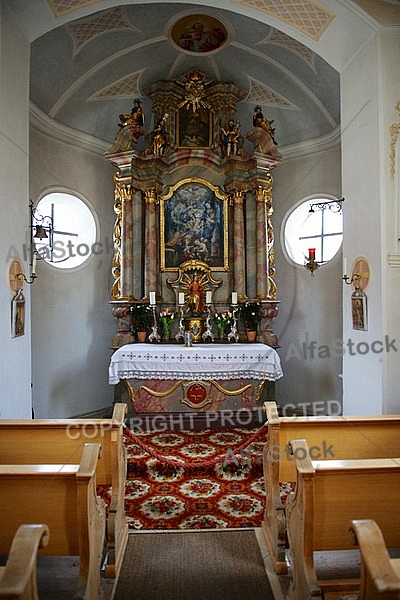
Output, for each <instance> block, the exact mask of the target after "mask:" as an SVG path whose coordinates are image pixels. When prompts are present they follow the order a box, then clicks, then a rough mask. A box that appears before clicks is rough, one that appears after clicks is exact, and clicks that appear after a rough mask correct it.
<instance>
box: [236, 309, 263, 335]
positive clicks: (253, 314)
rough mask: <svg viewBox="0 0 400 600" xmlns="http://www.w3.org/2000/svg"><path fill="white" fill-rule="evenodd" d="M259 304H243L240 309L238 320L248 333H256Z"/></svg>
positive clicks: (258, 320) (258, 319)
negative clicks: (239, 319)
mask: <svg viewBox="0 0 400 600" xmlns="http://www.w3.org/2000/svg"><path fill="white" fill-rule="evenodd" d="M260 309H261V303H260V302H245V303H244V304H242V306H241V307H240V318H241V320H242V322H243V325H244V328H245V329H249V330H250V331H257V329H258V324H259V322H260Z"/></svg>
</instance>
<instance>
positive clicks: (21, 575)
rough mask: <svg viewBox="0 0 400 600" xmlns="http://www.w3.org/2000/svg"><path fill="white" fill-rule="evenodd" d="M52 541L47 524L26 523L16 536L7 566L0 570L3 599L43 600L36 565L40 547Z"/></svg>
mask: <svg viewBox="0 0 400 600" xmlns="http://www.w3.org/2000/svg"><path fill="white" fill-rule="evenodd" d="M48 541H49V528H48V527H47V525H43V524H39V525H34V524H23V525H20V526H19V527H18V529H17V531H16V533H15V535H14V538H13V541H12V544H11V548H10V551H9V552H8V554H7V564H6V565H5V566H4V567H0V599H1V600H6V599H8V600H10V599H11V598H12V599H13V600H39V596H38V591H37V580H36V562H37V553H38V550H39V548H45V547H46V546H47V544H48Z"/></svg>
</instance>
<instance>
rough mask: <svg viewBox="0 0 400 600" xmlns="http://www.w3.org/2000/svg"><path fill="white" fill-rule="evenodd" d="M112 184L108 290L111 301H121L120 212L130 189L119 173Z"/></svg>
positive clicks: (128, 199)
mask: <svg viewBox="0 0 400 600" xmlns="http://www.w3.org/2000/svg"><path fill="white" fill-rule="evenodd" d="M114 183H115V191H114V197H115V200H114V212H115V214H116V219H115V223H114V230H113V241H114V256H113V259H112V269H111V273H112V276H113V278H114V283H113V285H112V288H111V290H110V296H111V299H112V300H121V299H122V298H121V255H122V239H121V234H122V212H123V204H124V202H126V201H130V200H132V188H131V185H130V184H129V183H127V182H126V180H124V178H120V173H116V174H115V175H114Z"/></svg>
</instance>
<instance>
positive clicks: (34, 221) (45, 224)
mask: <svg viewBox="0 0 400 600" xmlns="http://www.w3.org/2000/svg"><path fill="white" fill-rule="evenodd" d="M29 222H30V225H29V230H30V248H29V256H30V259H29V270H30V274H29V278H27V277H26V275H25V273H17V274H16V275H15V277H16V278H17V279H23V280H24V281H25V282H26V283H27V284H28V285H31V283H33V282H34V281H35V279H36V278H37V275H36V263H37V261H38V260H42V258H43V257H42V256H41V254H40V253H39V252H38V250H37V248H36V246H35V240H48V242H47V243H44V244H43V245H42V246H41V250H42V251H43V250H44V249H47V248H48V249H49V251H50V260H51V259H52V256H53V241H54V205H53V204H52V205H51V216H47V215H46V216H43V215H41V214H40V213H39V212H38V211H37V209H36V208H34V207H33V202H32V200H30V201H29ZM46 251H47V250H46Z"/></svg>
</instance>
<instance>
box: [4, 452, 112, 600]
mask: <svg viewBox="0 0 400 600" xmlns="http://www.w3.org/2000/svg"><path fill="white" fill-rule="evenodd" d="M100 449H101V446H100V444H85V446H84V448H83V452H82V457H81V459H80V463H79V464H67V465H66V464H42V465H38V464H36V465H35V464H30V465H4V464H2V465H0V497H1V505H2V506H1V511H0V532H1V534H0V554H1V555H6V554H7V552H8V549H9V547H10V544H11V542H12V539H13V535H14V532H15V530H16V529H17V528H18V527H19V526H20V525H21V524H24V523H27V522H31V523H45V524H46V525H47V526H48V528H49V531H50V537H49V542H48V544H47V546H46V547H45V548H44V549H43V551H42V552H43V554H45V555H50V556H79V584H78V587H79V592H80V593H81V594H82V595H81V596H79V597H80V598H83V599H84V600H98V599H99V598H101V597H102V593H101V586H100V569H101V560H102V554H103V550H104V541H105V522H106V507H105V503H104V501H103V500H101V499H100V498H99V497H98V496H97V495H96V466H97V461H98V456H99V453H100ZM80 588H82V589H80Z"/></svg>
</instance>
